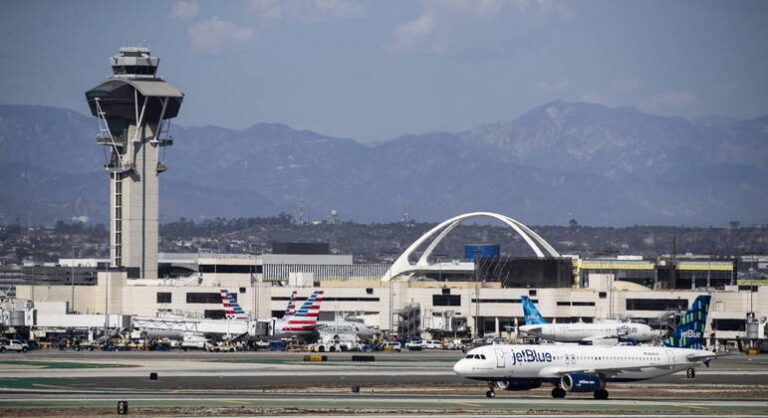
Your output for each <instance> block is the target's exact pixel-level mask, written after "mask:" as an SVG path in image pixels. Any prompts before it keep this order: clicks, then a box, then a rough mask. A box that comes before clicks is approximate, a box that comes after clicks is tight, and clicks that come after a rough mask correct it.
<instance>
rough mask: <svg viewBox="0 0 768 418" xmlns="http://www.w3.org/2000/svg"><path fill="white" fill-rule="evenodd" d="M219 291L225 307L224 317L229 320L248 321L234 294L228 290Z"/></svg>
mask: <svg viewBox="0 0 768 418" xmlns="http://www.w3.org/2000/svg"><path fill="white" fill-rule="evenodd" d="M219 291H220V292H221V304H222V305H224V315H225V316H226V317H227V319H248V316H247V315H246V314H245V311H244V310H243V308H241V307H240V304H239V303H237V299H235V296H234V295H233V294H231V293H229V291H227V289H220V290H219Z"/></svg>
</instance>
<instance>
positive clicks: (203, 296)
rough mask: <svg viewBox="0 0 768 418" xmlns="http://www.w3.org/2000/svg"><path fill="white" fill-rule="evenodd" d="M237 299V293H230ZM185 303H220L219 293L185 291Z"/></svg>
mask: <svg viewBox="0 0 768 418" xmlns="http://www.w3.org/2000/svg"><path fill="white" fill-rule="evenodd" d="M230 295H232V297H233V298H235V300H237V293H230ZM187 303H221V293H187Z"/></svg>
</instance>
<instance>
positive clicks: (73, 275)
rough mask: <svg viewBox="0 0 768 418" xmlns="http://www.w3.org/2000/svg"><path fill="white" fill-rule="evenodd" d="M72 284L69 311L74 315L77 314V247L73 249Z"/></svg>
mask: <svg viewBox="0 0 768 418" xmlns="http://www.w3.org/2000/svg"><path fill="white" fill-rule="evenodd" d="M70 275H71V277H70V282H71V288H72V289H71V295H70V298H69V303H70V305H71V306H70V308H69V310H70V311H71V312H72V313H75V247H72V269H71V273H70Z"/></svg>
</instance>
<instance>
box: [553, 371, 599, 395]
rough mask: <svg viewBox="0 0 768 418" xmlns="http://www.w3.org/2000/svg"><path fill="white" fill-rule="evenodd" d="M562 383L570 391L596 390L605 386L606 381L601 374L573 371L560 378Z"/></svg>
mask: <svg viewBox="0 0 768 418" xmlns="http://www.w3.org/2000/svg"><path fill="white" fill-rule="evenodd" d="M560 385H561V386H562V388H563V389H565V390H567V391H568V392H594V391H596V390H600V389H602V388H604V387H605V382H604V381H603V379H601V378H600V377H599V376H593V375H591V374H580V373H571V374H566V375H563V377H562V378H560Z"/></svg>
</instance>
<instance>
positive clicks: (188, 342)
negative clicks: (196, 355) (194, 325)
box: [181, 334, 212, 351]
mask: <svg viewBox="0 0 768 418" xmlns="http://www.w3.org/2000/svg"><path fill="white" fill-rule="evenodd" d="M211 345H212V343H211V341H209V340H207V339H206V338H205V337H204V336H202V335H197V334H190V335H185V336H184V339H183V340H182V341H181V349H182V350H184V351H187V350H206V349H207V348H208V347H209V346H211Z"/></svg>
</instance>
